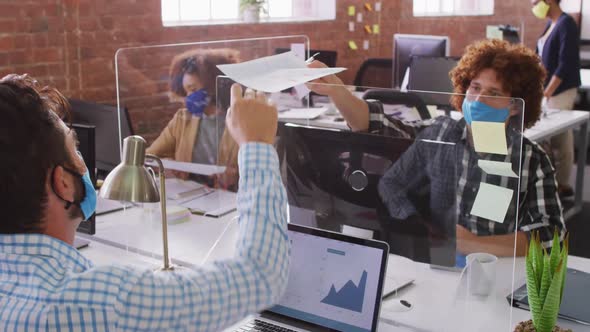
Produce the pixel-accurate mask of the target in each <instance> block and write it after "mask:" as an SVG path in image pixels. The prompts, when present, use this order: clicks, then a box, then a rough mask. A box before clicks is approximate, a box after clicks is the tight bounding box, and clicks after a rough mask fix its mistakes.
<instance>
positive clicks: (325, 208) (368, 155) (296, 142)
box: [277, 125, 454, 265]
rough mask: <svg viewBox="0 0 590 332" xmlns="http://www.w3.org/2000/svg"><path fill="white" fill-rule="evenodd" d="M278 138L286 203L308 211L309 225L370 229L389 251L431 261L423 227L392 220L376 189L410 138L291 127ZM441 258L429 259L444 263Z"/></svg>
mask: <svg viewBox="0 0 590 332" xmlns="http://www.w3.org/2000/svg"><path fill="white" fill-rule="evenodd" d="M280 137H281V145H280V147H277V149H278V150H279V151H281V150H282V151H284V152H286V153H285V154H284V158H281V160H282V162H283V163H286V165H284V166H282V167H281V169H282V170H283V181H284V182H286V188H287V195H288V199H289V205H290V206H295V207H297V208H300V209H303V210H307V211H309V212H311V214H312V215H313V216H314V217H313V218H314V222H315V225H314V227H318V228H322V229H328V230H331V231H335V232H340V231H341V230H342V227H343V226H344V225H348V226H352V227H356V228H361V229H365V230H370V231H372V232H373V238H375V239H378V240H382V241H385V242H388V243H389V245H390V251H391V252H392V253H395V254H397V255H402V256H405V257H409V258H411V259H414V260H417V261H421V262H426V263H430V262H431V253H430V250H431V246H430V242H429V241H430V240H429V238H428V234H429V230H428V228H427V227H426V226H425V225H424V224H423V223H420V222H415V221H416V220H407V221H405V220H394V219H392V218H391V217H390V216H389V213H388V212H387V210H386V207H385V206H384V204H383V201H382V200H381V198H380V196H379V193H378V189H377V187H378V183H379V180H380V178H381V176H382V175H383V173H384V172H386V171H387V170H388V169H389V168H390V167H391V165H393V163H394V162H395V161H397V160H398V159H399V158H400V157H401V155H402V154H403V153H404V152H405V151H406V150H407V149H408V148H409V147H410V146H411V145H412V144H413V141H412V140H409V139H404V138H394V137H389V136H379V135H373V134H368V133H357V132H351V131H331V130H324V129H322V128H314V127H305V126H297V125H293V126H284V127H282V128H281V132H280ZM291 217H292V219H291V222H292V223H299V219H297V216H296V215H292V216H291ZM453 257H454V254H453ZM449 259H450V258H449ZM447 260H448V259H446V258H445V259H442V260H435V262H437V263H440V265H448V264H445V262H446V261H447Z"/></svg>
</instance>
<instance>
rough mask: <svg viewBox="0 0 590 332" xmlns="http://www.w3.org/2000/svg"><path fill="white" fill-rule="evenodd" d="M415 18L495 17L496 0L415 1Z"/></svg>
mask: <svg viewBox="0 0 590 332" xmlns="http://www.w3.org/2000/svg"><path fill="white" fill-rule="evenodd" d="M413 15H414V16H415V17H431V16H489V15H494V0H413Z"/></svg>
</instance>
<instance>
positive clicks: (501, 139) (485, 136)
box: [471, 121, 508, 155]
mask: <svg viewBox="0 0 590 332" xmlns="http://www.w3.org/2000/svg"><path fill="white" fill-rule="evenodd" d="M471 134H472V135H473V145H474V146H475V151H477V152H482V153H496V154H503V155H506V154H508V148H507V144H506V129H505V125H504V123H503V122H484V121H473V122H471Z"/></svg>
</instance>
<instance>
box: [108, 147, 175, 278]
mask: <svg viewBox="0 0 590 332" xmlns="http://www.w3.org/2000/svg"><path fill="white" fill-rule="evenodd" d="M145 146H146V142H145V140H144V139H143V138H142V137H141V136H129V137H127V138H125V140H123V158H122V160H121V163H120V164H119V165H117V167H115V169H113V170H112V171H111V172H110V173H109V175H108V176H107V178H106V179H105V180H104V183H103V185H102V187H101V190H100V194H99V195H100V197H102V198H105V199H111V200H117V201H125V202H136V203H154V202H158V201H159V202H160V207H161V212H162V240H163V241H162V244H163V247H164V268H163V269H162V270H164V271H170V270H173V267H172V266H170V263H169V260H168V221H167V220H166V188H165V184H164V182H165V176H164V165H163V164H162V161H161V160H160V158H158V157H156V156H154V155H151V154H147V155H146V154H145ZM146 159H148V160H154V161H155V162H156V163H157V164H158V167H159V169H160V170H159V172H158V173H159V176H160V191H159V192H158V186H157V185H156V181H155V180H154V178H153V177H152V176H151V175H150V173H149V172H148V170H147V169H146V168H145V166H144V163H145V160H146Z"/></svg>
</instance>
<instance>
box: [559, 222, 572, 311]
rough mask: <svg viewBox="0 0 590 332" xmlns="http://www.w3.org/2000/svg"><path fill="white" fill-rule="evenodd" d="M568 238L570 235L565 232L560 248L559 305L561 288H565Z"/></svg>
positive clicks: (561, 298) (561, 297) (561, 293)
mask: <svg viewBox="0 0 590 332" xmlns="http://www.w3.org/2000/svg"><path fill="white" fill-rule="evenodd" d="M569 238H570V235H569V233H567V234H566V235H565V237H564V238H563V248H562V250H561V264H562V266H563V268H562V269H561V291H560V292H559V305H561V301H562V300H563V289H564V288H565V279H566V274H567V256H568V254H569Z"/></svg>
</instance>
